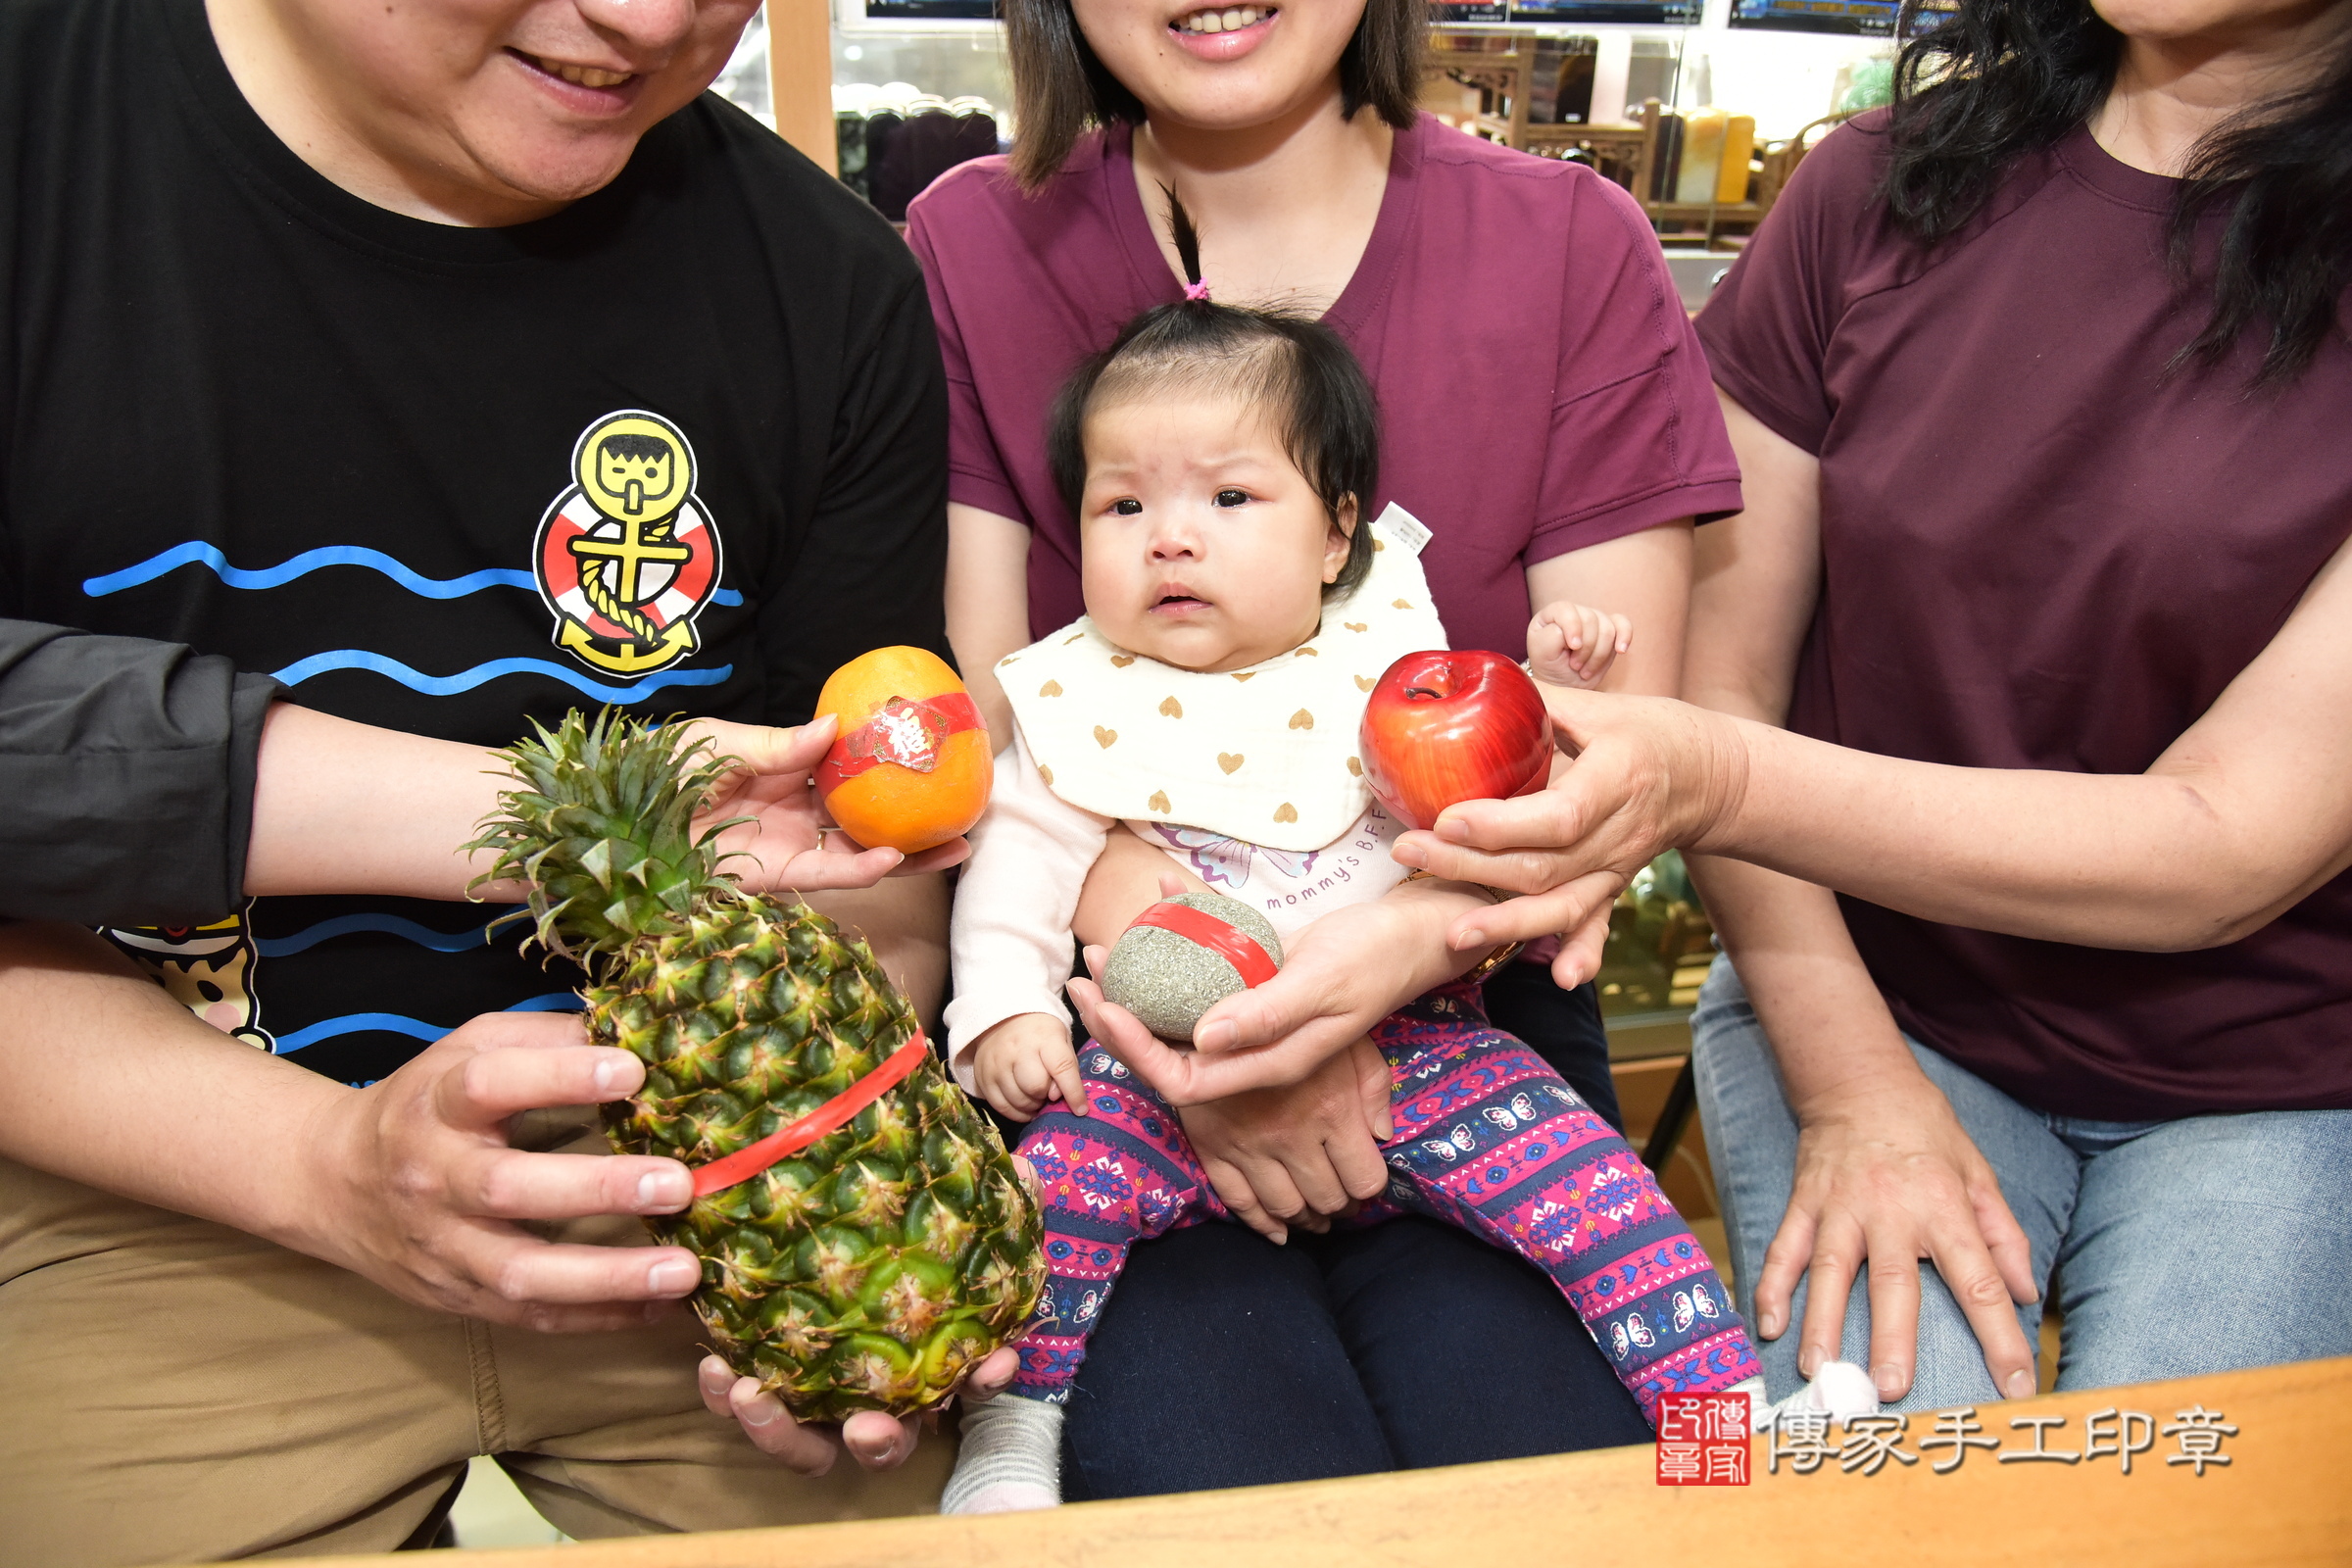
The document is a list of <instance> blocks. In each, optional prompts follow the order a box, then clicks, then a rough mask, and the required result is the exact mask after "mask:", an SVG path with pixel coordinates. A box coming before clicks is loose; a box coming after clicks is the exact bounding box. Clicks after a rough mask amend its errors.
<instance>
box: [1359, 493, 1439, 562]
mask: <svg viewBox="0 0 2352 1568" xmlns="http://www.w3.org/2000/svg"><path fill="white" fill-rule="evenodd" d="M1372 526H1373V527H1375V528H1377V529H1379V530H1380V531H1381V532H1383V533H1385V534H1387V535H1388V536H1389V537H1390V538H1392V539H1394V540H1396V541H1397V543H1398V544H1400V545H1402V546H1404V548H1405V549H1407V550H1410V551H1411V552H1412V553H1413V554H1414V555H1416V556H1417V555H1419V554H1420V553H1421V547H1422V546H1424V545H1426V544H1428V543H1429V528H1428V525H1427V524H1425V523H1423V522H1422V520H1421V519H1420V518H1419V517H1416V516H1414V515H1412V514H1411V513H1409V512H1407V511H1405V510H1404V509H1403V508H1402V507H1400V506H1398V505H1397V503H1396V502H1394V501H1392V502H1390V503H1389V505H1388V510H1386V511H1385V512H1383V513H1381V515H1379V516H1377V517H1375V518H1373V519H1372Z"/></svg>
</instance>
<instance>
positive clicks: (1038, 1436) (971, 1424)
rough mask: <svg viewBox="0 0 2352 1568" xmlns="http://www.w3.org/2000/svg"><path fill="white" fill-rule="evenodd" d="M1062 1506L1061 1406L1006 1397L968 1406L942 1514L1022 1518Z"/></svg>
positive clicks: (970, 1403)
mask: <svg viewBox="0 0 2352 1568" xmlns="http://www.w3.org/2000/svg"><path fill="white" fill-rule="evenodd" d="M1060 1506H1061V1406H1060V1405H1058V1404H1048V1403H1047V1402H1046V1401H1045V1400H1043V1399H1024V1398H1022V1397H1019V1396H1018V1395H1014V1394H1000V1395H998V1396H997V1397H995V1398H993V1399H981V1400H977V1401H973V1402H967V1403H966V1404H965V1405H964V1407H963V1435H962V1441H961V1442H960V1444H959V1445H958V1446H957V1447H956V1473H955V1474H954V1475H952V1476H950V1477H949V1478H948V1490H947V1491H946V1493H945V1494H943V1495H941V1497H940V1499H939V1511H940V1512H941V1513H1019V1512H1023V1511H1025V1510H1027V1509H1031V1508H1058V1507H1060Z"/></svg>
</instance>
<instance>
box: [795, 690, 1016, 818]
mask: <svg viewBox="0 0 2352 1568" xmlns="http://www.w3.org/2000/svg"><path fill="white" fill-rule="evenodd" d="M980 727H981V719H980V707H979V705H978V704H977V703H974V702H973V701H972V697H971V693H969V692H942V693H940V694H939V695H938V696H937V697H926V698H924V699H923V700H922V701H921V702H919V703H913V702H908V701H907V699H906V698H904V697H893V698H892V699H891V700H890V701H889V702H887V703H884V704H883V705H882V706H881V707H880V708H878V709H876V710H875V711H874V716H873V717H871V718H869V719H867V720H866V721H865V722H864V723H862V724H860V725H858V727H857V728H856V729H854V730H852V731H850V732H849V733H848V734H847V735H844V736H842V737H841V738H840V739H839V740H837V741H835V742H834V743H833V749H832V750H831V751H829V752H827V753H826V754H825V760H824V761H823V762H821V763H819V764H818V765H817V769H816V788H817V793H819V794H821V795H830V794H832V793H833V792H834V791H835V790H837V789H839V788H840V787H841V786H842V785H844V784H846V783H848V782H849V781H850V780H851V779H854V778H856V777H857V776H858V774H860V773H864V772H867V771H869V770H871V769H873V768H876V767H880V766H881V765H882V764H883V763H885V762H889V763H892V764H894V765H896V766H899V767H904V768H907V769H909V770H911V771H913V772H916V773H928V772H930V771H932V770H933V769H934V768H936V767H938V766H939V753H940V748H942V747H944V746H945V745H947V744H948V737H949V736H951V735H956V734H960V733H962V732H963V731H965V730H967V729H978V728H980Z"/></svg>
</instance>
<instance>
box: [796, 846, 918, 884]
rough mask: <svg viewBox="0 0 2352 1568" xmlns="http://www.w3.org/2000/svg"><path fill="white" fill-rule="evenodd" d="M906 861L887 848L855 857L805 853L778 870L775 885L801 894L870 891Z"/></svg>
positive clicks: (830, 852)
mask: <svg viewBox="0 0 2352 1568" xmlns="http://www.w3.org/2000/svg"><path fill="white" fill-rule="evenodd" d="M844 842H847V840H845V841H844ZM906 860H907V857H905V856H904V855H901V854H900V853H899V852H898V851H896V850H893V849H888V848H884V849H879V850H859V851H858V853H856V854H855V855H852V854H850V853H848V852H846V851H843V850H836V849H814V850H803V851H802V852H801V853H800V854H798V855H796V856H794V857H793V858H791V859H789V860H786V861H785V862H784V863H783V864H782V865H780V866H778V867H777V868H776V872H775V882H776V885H777V886H779V887H787V888H792V889H795V890H797V891H799V892H802V893H823V892H826V891H828V890H831V889H834V888H870V887H872V886H873V885H874V884H875V883H877V882H879V881H881V880H882V879H883V878H884V877H886V876H888V875H890V874H891V873H892V872H893V871H896V870H898V869H899V868H900V867H901V866H902V865H904V864H905V863H906Z"/></svg>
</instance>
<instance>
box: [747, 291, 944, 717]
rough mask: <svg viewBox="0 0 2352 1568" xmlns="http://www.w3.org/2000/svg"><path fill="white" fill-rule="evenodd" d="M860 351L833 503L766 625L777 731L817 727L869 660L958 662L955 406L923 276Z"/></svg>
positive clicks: (853, 367) (840, 421) (835, 445)
mask: <svg viewBox="0 0 2352 1568" xmlns="http://www.w3.org/2000/svg"><path fill="white" fill-rule="evenodd" d="M891 275H892V277H893V280H894V282H896V283H897V285H898V286H897V288H896V289H895V292H894V295H893V297H892V298H891V299H890V300H889V301H888V302H887V304H886V305H885V306H884V308H883V309H881V310H878V311H876V312H875V313H874V316H873V317H872V320H873V323H874V324H873V327H872V329H871V331H870V332H869V333H867V334H865V339H864V341H854V342H852V343H851V345H850V348H849V356H848V364H849V366H850V369H849V371H848V373H847V374H846V376H845V377H844V381H843V391H842V397H841V401H840V405H839V407H838V409H837V411H836V414H835V418H834V425H833V441H832V449H831V454H830V458H829V461H828V462H827V465H826V469H825V481H824V488H823V491H822V492H821V493H820V495H819V496H818V498H817V504H816V511H815V515H814V516H813V518H812V519H811V521H810V524H809V533H808V536H807V539H806V541H805V542H804V544H803V545H802V548H801V551H800V554H799V558H798V559H797V560H796V561H794V563H793V564H792V570H791V573H790V575H789V576H788V577H787V578H786V579H785V581H784V583H783V584H782V585H781V591H780V592H777V593H774V594H771V595H769V596H768V598H767V603H766V605H765V607H764V608H763V610H762V612H761V615H762V618H761V622H760V651H761V654H762V656H763V658H764V659H765V661H766V664H767V671H768V701H767V721H768V722H769V723H771V724H801V723H806V722H807V721H808V719H809V713H810V712H812V711H814V710H815V707H816V694H817V691H818V689H819V688H821V687H822V686H823V685H824V683H825V677H826V676H828V675H830V674H832V673H833V671H834V670H836V669H838V668H839V667H841V665H843V664H845V663H847V662H850V661H851V660H853V659H855V658H857V657H858V655H859V654H862V653H865V652H867V651H869V650H871V649H875V648H889V647H893V646H896V645H899V644H909V645H912V646H914V647H917V648H928V649H930V650H931V651H932V652H933V653H935V654H937V655H939V656H940V657H941V658H942V659H947V660H949V661H950V662H953V656H952V655H951V654H950V653H949V652H948V622H947V599H946V595H947V576H948V392H947V382H946V378H945V375H944V373H943V372H942V370H941V368H940V363H939V340H938V338H937V336H936V335H935V334H934V333H933V331H932V327H931V306H930V301H929V299H928V297H927V296H926V295H925V293H924V291H923V280H922V274H921V273H920V272H918V271H917V270H915V268H914V266H913V264H912V262H911V260H909V261H908V262H907V265H906V267H905V268H904V269H903V270H900V269H893V270H892V274H891Z"/></svg>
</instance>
